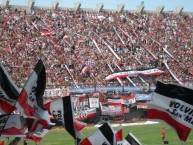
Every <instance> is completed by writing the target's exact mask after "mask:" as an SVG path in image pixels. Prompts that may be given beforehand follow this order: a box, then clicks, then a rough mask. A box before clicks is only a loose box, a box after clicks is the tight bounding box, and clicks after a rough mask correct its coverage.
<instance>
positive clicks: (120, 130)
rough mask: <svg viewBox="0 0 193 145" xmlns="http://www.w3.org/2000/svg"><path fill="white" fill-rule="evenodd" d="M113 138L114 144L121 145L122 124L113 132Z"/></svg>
mask: <svg viewBox="0 0 193 145" xmlns="http://www.w3.org/2000/svg"><path fill="white" fill-rule="evenodd" d="M115 138H116V145H122V144H123V142H122V140H123V128H122V125H121V126H120V128H119V129H118V130H117V132H116V133H115Z"/></svg>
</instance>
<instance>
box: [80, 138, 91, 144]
mask: <svg viewBox="0 0 193 145" xmlns="http://www.w3.org/2000/svg"><path fill="white" fill-rule="evenodd" d="M80 145H92V143H91V142H90V141H89V140H88V138H85V139H84V140H83V141H82V142H81V143H80Z"/></svg>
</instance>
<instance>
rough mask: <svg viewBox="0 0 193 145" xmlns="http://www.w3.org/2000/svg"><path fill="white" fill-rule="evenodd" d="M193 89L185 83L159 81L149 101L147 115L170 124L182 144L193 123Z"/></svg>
mask: <svg viewBox="0 0 193 145" xmlns="http://www.w3.org/2000/svg"><path fill="white" fill-rule="evenodd" d="M192 94H193V90H192V89H190V88H187V87H185V86H183V85H177V84H164V83H162V82H159V81H158V82H157V84H156V89H155V92H154V93H153V95H152V100H151V101H150V102H149V103H148V110H147V117H148V118H149V119H157V120H160V121H164V122H166V123H167V124H169V125H170V126H171V127H172V128H173V129H174V130H175V131H176V133H177V134H178V137H179V138H180V140H181V142H182V144H184V143H185V142H186V140H187V138H188V135H189V133H190V131H191V128H192V125H193V118H192V114H193V98H192Z"/></svg>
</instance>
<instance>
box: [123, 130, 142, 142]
mask: <svg viewBox="0 0 193 145" xmlns="http://www.w3.org/2000/svg"><path fill="white" fill-rule="evenodd" d="M123 145H142V143H141V142H140V141H139V140H138V139H137V138H136V137H135V136H134V135H133V134H132V133H129V134H128V135H127V136H126V138H125V139H124V140H123Z"/></svg>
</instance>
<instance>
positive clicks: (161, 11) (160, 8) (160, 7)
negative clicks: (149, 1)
mask: <svg viewBox="0 0 193 145" xmlns="http://www.w3.org/2000/svg"><path fill="white" fill-rule="evenodd" d="M163 10H164V6H158V7H157V8H156V12H157V13H158V14H161V13H163Z"/></svg>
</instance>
